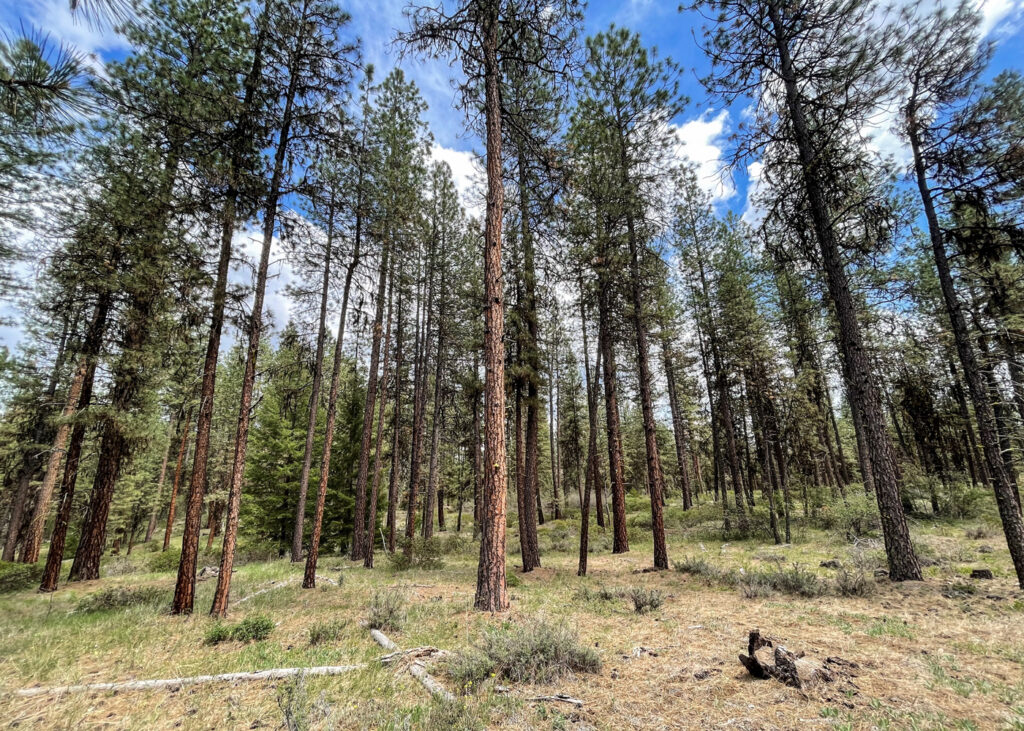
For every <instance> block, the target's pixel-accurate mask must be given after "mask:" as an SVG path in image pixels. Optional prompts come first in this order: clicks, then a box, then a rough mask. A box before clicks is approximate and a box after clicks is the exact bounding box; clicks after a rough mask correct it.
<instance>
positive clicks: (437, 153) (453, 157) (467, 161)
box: [430, 143, 484, 218]
mask: <svg viewBox="0 0 1024 731" xmlns="http://www.w3.org/2000/svg"><path fill="white" fill-rule="evenodd" d="M430 156H431V157H432V158H433V159H434V160H437V161H438V162H446V163H448V167H449V168H451V171H452V179H453V180H454V182H455V189H456V190H457V191H458V192H459V201H460V202H461V203H462V206H463V207H464V208H465V209H466V213H467V214H468V215H470V216H476V217H478V218H482V217H483V214H484V197H483V189H482V188H481V185H480V183H481V180H482V175H483V171H482V170H481V168H480V164H479V161H478V159H477V156H476V154H475V153H473V152H470V151H465V150H454V149H452V148H450V147H445V146H444V145H439V144H436V143H435V144H434V145H433V147H432V148H431V150H430Z"/></svg>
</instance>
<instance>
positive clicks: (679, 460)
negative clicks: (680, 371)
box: [661, 338, 693, 510]
mask: <svg viewBox="0 0 1024 731" xmlns="http://www.w3.org/2000/svg"><path fill="white" fill-rule="evenodd" d="M661 356H662V361H663V363H664V366H665V380H666V382H667V386H668V406H669V411H670V413H671V414H672V436H673V437H675V443H676V464H677V466H678V469H679V485H680V487H681V488H682V490H681V491H682V493H683V510H689V509H690V508H692V507H693V495H692V488H691V485H690V471H689V470H688V469H687V464H688V463H687V453H688V452H689V445H687V439H686V433H687V432H686V424H685V423H684V416H683V413H682V409H681V408H680V406H679V392H678V391H677V390H676V371H675V364H674V363H673V362H672V355H671V352H670V349H669V343H668V340H667V338H662V340H661Z"/></svg>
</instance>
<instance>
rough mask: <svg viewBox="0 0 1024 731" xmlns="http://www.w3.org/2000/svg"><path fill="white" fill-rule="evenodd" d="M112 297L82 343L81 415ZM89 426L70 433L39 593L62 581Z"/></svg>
mask: <svg viewBox="0 0 1024 731" xmlns="http://www.w3.org/2000/svg"><path fill="white" fill-rule="evenodd" d="M111 299H112V295H111V294H110V292H108V291H105V292H103V293H102V294H101V295H100V297H99V300H98V301H97V303H96V309H95V311H94V314H93V319H92V323H91V324H90V326H89V329H88V330H87V332H86V335H85V340H84V341H83V343H82V354H81V357H82V359H83V361H85V362H86V363H87V365H86V369H85V373H84V375H83V378H82V390H81V392H80V394H79V397H78V413H79V415H81V414H82V412H84V411H85V410H86V409H87V408H88V407H89V404H90V403H91V401H92V390H93V382H94V380H95V376H96V365H97V363H98V361H99V355H100V351H101V350H102V348H103V336H104V334H105V333H106V328H107V316H108V315H109V312H110V305H111ZM85 432H86V424H85V422H84V421H83V420H81V419H80V420H79V421H78V423H76V424H75V427H74V429H73V430H72V432H71V441H70V443H69V444H68V453H67V457H66V458H65V460H64V474H63V476H62V477H61V484H60V497H59V498H58V500H57V518H56V521H55V522H54V525H53V534H52V535H51V536H50V549H49V551H48V553H47V556H46V567H45V568H44V569H43V578H42V581H41V583H40V585H39V591H41V592H50V591H54V590H56V588H57V582H58V581H59V580H60V570H61V565H62V563H63V560H64V545H65V542H66V541H67V533H68V526H69V525H70V523H71V507H72V503H73V501H74V497H75V483H76V482H77V480H78V465H79V462H80V460H81V457H82V444H83V443H84V441H85Z"/></svg>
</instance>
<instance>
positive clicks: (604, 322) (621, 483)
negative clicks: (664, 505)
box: [597, 282, 629, 553]
mask: <svg viewBox="0 0 1024 731" xmlns="http://www.w3.org/2000/svg"><path fill="white" fill-rule="evenodd" d="M605 284H606V282H605V283H602V284H601V285H600V290H599V291H598V307H597V310H598V336H597V342H598V347H599V348H600V350H601V357H602V361H603V362H602V365H603V366H604V373H603V375H604V403H605V408H604V411H605V422H606V430H607V432H608V473H609V477H610V479H611V484H612V553H626V552H627V551H629V538H628V537H627V534H626V480H625V476H624V474H623V466H622V428H621V426H620V423H619V401H618V394H617V393H616V384H615V379H616V376H615V373H616V370H615V350H614V346H613V344H612V334H611V322H610V319H611V312H610V303H609V301H608V300H609V295H608V288H607V287H606V286H604V285H605Z"/></svg>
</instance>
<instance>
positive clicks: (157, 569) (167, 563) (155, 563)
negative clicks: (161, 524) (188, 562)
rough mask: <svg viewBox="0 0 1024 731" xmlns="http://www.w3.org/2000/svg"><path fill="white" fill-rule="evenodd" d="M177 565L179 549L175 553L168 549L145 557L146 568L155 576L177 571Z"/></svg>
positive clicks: (179, 554) (179, 557) (179, 556)
mask: <svg viewBox="0 0 1024 731" xmlns="http://www.w3.org/2000/svg"><path fill="white" fill-rule="evenodd" d="M179 563H181V549H178V550H177V551H175V550H173V549H168V550H166V551H160V552H159V553H154V554H153V555H152V556H149V557H147V559H146V568H148V569H149V570H150V571H152V572H153V573H155V574H165V573H167V572H169V571H177V570H178V564H179Z"/></svg>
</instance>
